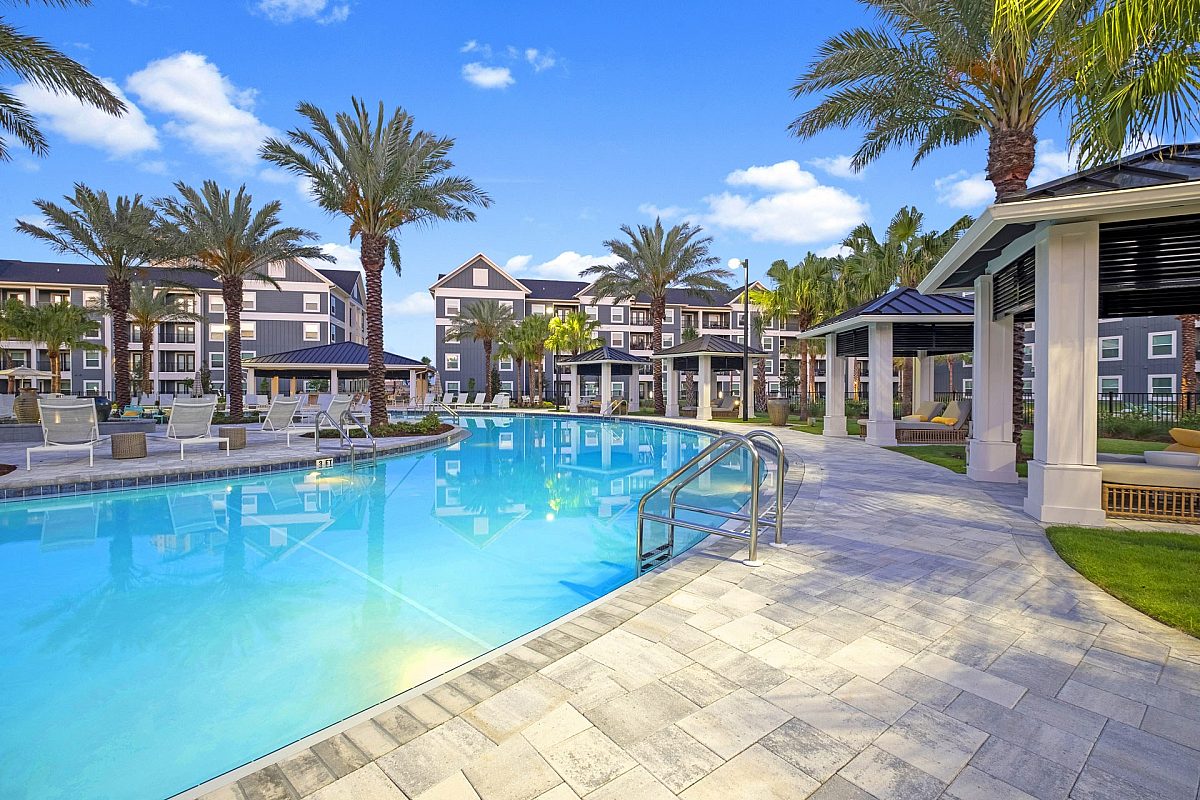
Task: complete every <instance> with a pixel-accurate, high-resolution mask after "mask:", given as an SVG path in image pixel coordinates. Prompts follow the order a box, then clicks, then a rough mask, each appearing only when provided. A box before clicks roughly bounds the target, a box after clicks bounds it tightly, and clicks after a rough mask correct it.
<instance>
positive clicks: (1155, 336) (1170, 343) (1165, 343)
mask: <svg viewBox="0 0 1200 800" xmlns="http://www.w3.org/2000/svg"><path fill="white" fill-rule="evenodd" d="M1149 339H1150V352H1149V353H1148V354H1147V357H1148V358H1174V357H1175V331H1158V332H1155V333H1151V334H1149Z"/></svg>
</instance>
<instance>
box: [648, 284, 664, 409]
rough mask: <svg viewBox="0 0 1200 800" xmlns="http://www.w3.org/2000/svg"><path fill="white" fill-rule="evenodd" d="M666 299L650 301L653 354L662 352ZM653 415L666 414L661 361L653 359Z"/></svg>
mask: <svg viewBox="0 0 1200 800" xmlns="http://www.w3.org/2000/svg"><path fill="white" fill-rule="evenodd" d="M666 310H667V298H666V297H665V296H664V297H653V298H651V299H650V314H651V316H652V317H653V318H654V328H653V329H652V331H651V333H650V349H651V350H653V351H654V352H655V353H657V352H658V351H660V350H662V326H663V317H664V316H666ZM654 413H655V414H659V415H665V414H666V413H667V398H666V397H665V396H664V394H663V368H662V359H661V358H656V359H654Z"/></svg>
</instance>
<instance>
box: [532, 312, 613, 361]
mask: <svg viewBox="0 0 1200 800" xmlns="http://www.w3.org/2000/svg"><path fill="white" fill-rule="evenodd" d="M598 330H600V320H598V319H593V318H591V317H589V316H588V315H587V312H584V311H571V312H569V313H568V314H567V315H566V316H565V317H552V318H551V319H550V335H549V336H548V337H547V340H546V346H547V347H549V348H551V349H552V350H554V351H555V352H559V353H570V354H571V355H573V356H577V355H579V354H580V353H581V352H585V351H587V350H592V349H594V348H597V347H600V346H601V345H602V344H604V340H602V339H601V338H600V337H599V336H597V335H596V331H598Z"/></svg>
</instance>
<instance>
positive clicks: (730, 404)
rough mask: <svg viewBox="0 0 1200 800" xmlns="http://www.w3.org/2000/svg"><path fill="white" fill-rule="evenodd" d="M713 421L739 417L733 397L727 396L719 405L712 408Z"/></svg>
mask: <svg viewBox="0 0 1200 800" xmlns="http://www.w3.org/2000/svg"><path fill="white" fill-rule="evenodd" d="M712 415H713V419H733V418H734V417H736V416H737V409H736V408H735V407H734V398H733V395H731V394H727V395H725V397H724V398H722V399H721V402H720V404H719V405H715V406H713V407H712Z"/></svg>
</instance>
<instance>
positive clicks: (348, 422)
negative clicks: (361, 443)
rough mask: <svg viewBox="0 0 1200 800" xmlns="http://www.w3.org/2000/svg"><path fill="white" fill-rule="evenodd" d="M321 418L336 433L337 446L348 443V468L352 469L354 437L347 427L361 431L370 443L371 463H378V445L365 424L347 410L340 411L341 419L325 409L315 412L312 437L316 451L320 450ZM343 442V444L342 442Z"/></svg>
mask: <svg viewBox="0 0 1200 800" xmlns="http://www.w3.org/2000/svg"><path fill="white" fill-rule="evenodd" d="M321 420H325V421H326V422H328V423H329V425H330V426H331V427H332V428H333V429H334V430H335V431H337V433H338V446H339V447H342V446H345V445H349V447H350V469H354V461H355V455H356V452H355V447H354V439H353V437H351V436H350V431H349V430H347V429H348V428H357V429H358V430H360V431H362V433H363V438H365V439H366V440H367V441H368V442H370V443H371V465H372V466H374V465H375V464H377V463H379V445H378V443H377V442H376V441H375V437H374V436H372V435H371V432H370V431H369V430H367V426H366V425H363V424H362V422H361V421H360V420H359V419H358V418H357V417H355V416H354V414H352V413H351V412H350V411H349V410H346V411H343V412H342V418H341V420H340V421H339V420H335V419H334V418H333V416H332V415H331V414H330V413H329V412H328V411H325V410H321V411H318V412H317V416H316V419H315V421H314V422H313V439H314V440H315V441H316V443H317V452H318V453H319V452H321ZM343 426H344V427H343ZM343 443H344V444H343Z"/></svg>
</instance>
